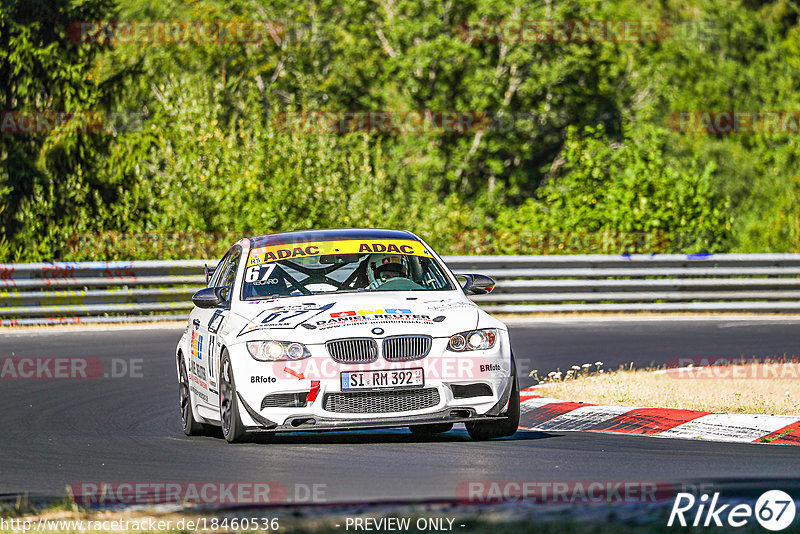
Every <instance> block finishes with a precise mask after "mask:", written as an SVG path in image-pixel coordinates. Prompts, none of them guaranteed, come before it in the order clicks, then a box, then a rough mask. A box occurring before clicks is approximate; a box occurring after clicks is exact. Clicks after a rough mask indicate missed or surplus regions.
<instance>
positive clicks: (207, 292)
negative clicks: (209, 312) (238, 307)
mask: <svg viewBox="0 0 800 534" xmlns="http://www.w3.org/2000/svg"><path fill="white" fill-rule="evenodd" d="M225 289H228V288H226V287H206V288H203V289H201V290H200V291H198V292H197V293H195V294H194V295H192V302H194V305H195V306H197V307H198V308H217V307H219V306H222V304H223V303H224V302H225V297H224V295H223V294H222V292H223V290H225Z"/></svg>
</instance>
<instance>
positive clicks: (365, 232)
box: [250, 228, 419, 248]
mask: <svg viewBox="0 0 800 534" xmlns="http://www.w3.org/2000/svg"><path fill="white" fill-rule="evenodd" d="M351 239H413V240H415V241H418V240H419V238H418V237H417V236H415V235H414V234H412V233H411V232H408V231H405V230H386V229H380V228H340V229H325V230H300V231H297V232H282V233H278V234H267V235H261V236H257V237H251V238H250V246H251V247H252V248H256V247H265V246H271V245H284V244H288V243H306V242H310V241H338V240H351Z"/></svg>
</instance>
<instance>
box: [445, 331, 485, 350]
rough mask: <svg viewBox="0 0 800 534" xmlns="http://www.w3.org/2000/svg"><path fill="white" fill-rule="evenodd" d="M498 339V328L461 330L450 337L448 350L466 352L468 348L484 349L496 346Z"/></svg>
mask: <svg viewBox="0 0 800 534" xmlns="http://www.w3.org/2000/svg"><path fill="white" fill-rule="evenodd" d="M495 341H497V330H495V329H494V328H485V329H483V330H470V331H469V332H461V333H459V334H456V335H454V336H453V337H451V338H450V342H449V343H448V344H447V350H452V351H455V352H464V351H468V350H484V349H491V348H492V347H494V343H495Z"/></svg>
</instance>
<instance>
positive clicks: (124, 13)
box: [0, 0, 800, 261]
mask: <svg viewBox="0 0 800 534" xmlns="http://www.w3.org/2000/svg"><path fill="white" fill-rule="evenodd" d="M0 6H2V7H0V44H2V46H0V110H4V111H3V112H4V118H5V119H9V114H8V113H7V112H26V111H27V112H31V111H35V112H42V111H50V112H59V113H61V112H65V113H80V112H97V113H99V115H100V116H102V118H103V119H102V125H101V127H100V128H95V129H92V131H90V132H86V131H83V130H80V129H78V130H77V131H76V129H75V128H69V127H67V128H61V129H59V128H52V129H47V130H45V131H42V132H38V133H35V134H32V133H30V132H17V133H10V132H9V131H8V129H4V130H3V133H2V134H0V235H1V236H2V237H0V261H39V260H51V259H76V260H80V259H101V258H102V259H112V258H120V259H128V258H176V257H208V256H218V255H219V254H220V253H221V252H222V251H223V250H224V249H225V248H226V247H227V245H229V244H230V242H232V241H233V240H234V239H235V238H236V237H237V236H240V235H244V234H261V233H268V232H273V231H283V230H290V229H302V228H315V227H351V226H370V227H395V228H408V229H410V230H412V231H415V232H417V233H419V234H420V235H421V236H423V237H424V238H426V239H427V240H429V241H430V242H431V244H432V245H434V246H435V247H437V248H438V249H440V250H441V251H442V252H445V253H447V252H452V253H576V252H577V253H580V252H584V253H591V252H678V251H679V252H687V253H696V252H706V251H711V252H723V251H740V252H800V195H799V194H798V193H800V172H798V159H799V157H800V144H799V143H798V135H800V134H799V133H798V132H794V133H792V132H791V131H786V132H784V133H760V132H755V133H736V134H725V133H685V132H681V131H676V130H677V128H676V122H675V119H674V117H675V114H676V113H678V112H680V111H684V110H689V111H703V110H711V111H731V110H742V111H758V110H762V111H763V110H773V111H776V110H777V111H780V110H787V111H794V110H797V109H800V107H799V106H798V100H800V92H798V90H797V89H798V84H799V83H800V25H799V24H798V13H800V11H799V9H798V7H799V6H800V4H798V2H795V1H793V0H775V1H771V2H765V3H756V2H748V1H732V0H723V1H721V2H720V1H714V0H691V1H690V2H689V4H687V3H685V2H674V1H670V0H663V1H661V2H653V3H642V2H632V1H627V2H626V1H623V2H615V3H605V2H600V1H596V0H570V1H566V2H550V1H547V2H544V3H541V4H540V3H531V2H527V1H522V0H511V1H500V0H466V1H459V2H435V1H433V0H414V1H410V0H375V1H370V0H353V1H350V2H338V1H334V0H316V1H313V2H312V1H304V0H301V1H288V0H277V1H274V2H268V3H265V2H261V1H259V0H233V1H223V0H197V1H193V2H163V1H160V0H0ZM178 20H182V21H229V22H234V23H239V24H240V26H238V27H242V26H244V25H245V24H247V23H250V24H252V23H254V22H255V23H264V22H265V21H270V24H269V25H267V27H268V28H269V29H270V30H271V32H265V33H264V34H263V35H262V39H261V40H260V41H254V40H253V39H245V40H238V39H228V38H222V39H217V40H204V39H195V40H191V42H170V41H169V39H156V40H155V41H156V42H144V41H141V40H140V41H139V42H131V41H130V40H129V39H126V38H124V35H123V34H121V33H119V32H118V33H116V34H113V38H112V39H108V38H107V37H108V35H110V34H108V33H103V32H99V33H97V32H95V33H92V31H90V30H88V31H86V32H85V33H81V31H82V30H81V29H80V28H83V26H80V25H79V24H78V25H77V26H76V24H77V23H80V22H81V21H84V22H85V21H138V22H139V23H141V22H144V21H178ZM500 20H504V21H545V20H554V21H576V20H585V21H604V20H605V21H620V20H622V21H625V20H627V21H659V22H658V26H659V28H660V29H659V34H658V35H659V37H658V39H655V40H653V39H642V40H633V41H630V40H620V39H605V40H586V39H583V40H581V39H571V40H563V39H547V40H538V39H525V40H523V41H515V40H514V39H513V34H512V33H511V32H509V31H506V32H505V33H500V34H498V33H496V29H497V27H495V30H491V28H492V26H491V25H489V24H487V23H486V21H500ZM480 21H484V23H483V24H480ZM664 21H669V23H666V22H664ZM76 27H77V28H78V31H77V32H76ZM85 27H86V28H90V29H91V28H93V27H94V28H99V27H101V25H95V26H92V25H87V26H85ZM262 27H263V26H262ZM509 27H510V26H508V25H506V26H505V27H504V28H505V29H506V30H508V28H509ZM470 28H472V30H470ZM475 28H478V29H477V30H475ZM493 31H494V32H495V33H492V32H493ZM470 32H471V33H470ZM220 35H222V34H220ZM426 110H428V111H434V112H437V111H438V112H448V111H461V112H462V113H463V114H464V115H465V116H469V117H473V118H475V119H476V122H475V123H474V125H473V126H471V127H466V128H463V129H458V128H449V129H448V128H427V129H426V130H425V131H422V130H421V129H420V128H418V127H410V128H407V129H405V130H403V129H400V130H399V131H394V130H393V131H384V130H377V129H375V128H372V129H364V128H361V129H359V128H356V130H357V131H355V132H343V131H342V128H343V127H342V125H341V123H340V124H339V125H338V126H336V127H331V123H330V122H328V123H324V124H321V123H319V122H318V123H314V122H313V120H314V119H315V118H319V116H320V115H324V116H326V117H328V118H330V117H335V116H338V117H340V118H341V117H343V116H346V115H344V114H346V113H347V112H365V111H376V112H382V113H379V115H380V116H382V117H386V116H389V117H393V118H397V117H400V116H402V114H403V113H405V112H414V111H416V112H421V111H426ZM337 114H338V115H337ZM11 117H12V118H13V117H16V118H17V119H18V118H19V116H18V115H11ZM9 120H11V119H9ZM3 126H4V128H5V126H8V124H7V123H6V122H4V123H3ZM405 126H408V124H407V123H406V124H405Z"/></svg>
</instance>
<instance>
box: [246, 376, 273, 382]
mask: <svg viewBox="0 0 800 534" xmlns="http://www.w3.org/2000/svg"><path fill="white" fill-rule="evenodd" d="M276 381H277V379H276V378H275V377H274V376H251V377H250V383H251V384H274V383H275V382H276Z"/></svg>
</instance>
